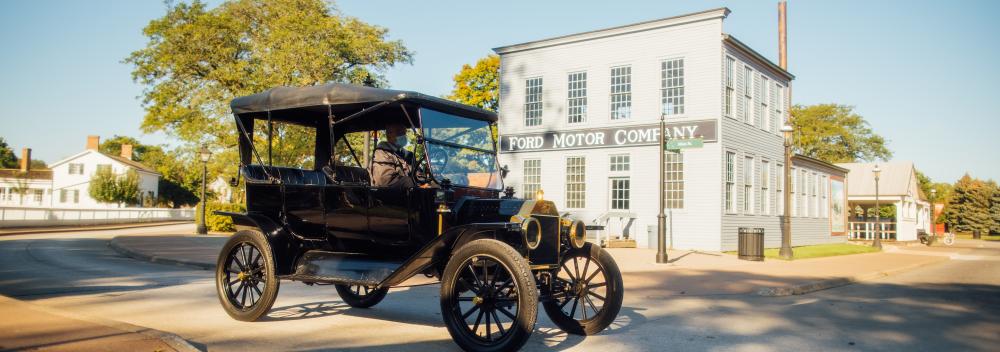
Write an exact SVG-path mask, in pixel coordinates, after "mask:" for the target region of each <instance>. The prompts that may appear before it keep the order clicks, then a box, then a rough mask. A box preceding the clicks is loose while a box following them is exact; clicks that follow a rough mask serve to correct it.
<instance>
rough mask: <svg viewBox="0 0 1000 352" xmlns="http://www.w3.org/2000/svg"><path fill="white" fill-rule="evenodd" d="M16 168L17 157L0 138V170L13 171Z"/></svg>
mask: <svg viewBox="0 0 1000 352" xmlns="http://www.w3.org/2000/svg"><path fill="white" fill-rule="evenodd" d="M16 167H18V165H17V155H15V154H14V151H13V150H11V148H10V146H8V145H7V141H6V140H4V139H3V137H0V169H13V168H16Z"/></svg>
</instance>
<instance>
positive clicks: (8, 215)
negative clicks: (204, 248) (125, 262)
mask: <svg viewBox="0 0 1000 352" xmlns="http://www.w3.org/2000/svg"><path fill="white" fill-rule="evenodd" d="M193 219H194V209H169V208H112V209H75V208H38V207H0V228H4V227H29V226H73V225H100V224H120V223H134V222H156V221H173V220H193Z"/></svg>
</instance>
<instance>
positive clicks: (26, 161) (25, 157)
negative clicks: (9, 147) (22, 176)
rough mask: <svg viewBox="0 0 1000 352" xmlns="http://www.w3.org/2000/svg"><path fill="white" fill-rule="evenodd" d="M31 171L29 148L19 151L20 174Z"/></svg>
mask: <svg viewBox="0 0 1000 352" xmlns="http://www.w3.org/2000/svg"><path fill="white" fill-rule="evenodd" d="M28 171H31V148H22V149H21V172H28Z"/></svg>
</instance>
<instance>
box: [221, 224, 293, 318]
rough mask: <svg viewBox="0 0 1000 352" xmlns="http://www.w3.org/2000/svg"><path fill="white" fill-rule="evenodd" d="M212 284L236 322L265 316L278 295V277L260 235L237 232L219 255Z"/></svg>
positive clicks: (265, 243)
mask: <svg viewBox="0 0 1000 352" xmlns="http://www.w3.org/2000/svg"><path fill="white" fill-rule="evenodd" d="M215 283H216V285H215V286H216V289H217V291H218V295H219V301H220V303H222V307H223V308H224V309H225V310H226V313H228V314H229V315H230V316H232V317H233V318H235V319H237V320H242V321H254V320H257V319H258V318H260V317H261V316H263V315H264V314H267V312H268V310H270V309H271V306H272V305H273V304H274V299H275V298H276V297H277V296H278V285H279V282H278V278H277V277H276V275H275V272H274V258H273V257H272V255H271V249H270V245H269V244H268V242H267V240H266V239H265V238H264V235H262V234H261V233H260V232H257V231H240V232H237V233H236V234H234V235H233V236H232V237H230V238H229V241H227V242H226V245H225V246H223V248H222V251H221V252H220V253H219V259H218V261H217V262H216V268H215Z"/></svg>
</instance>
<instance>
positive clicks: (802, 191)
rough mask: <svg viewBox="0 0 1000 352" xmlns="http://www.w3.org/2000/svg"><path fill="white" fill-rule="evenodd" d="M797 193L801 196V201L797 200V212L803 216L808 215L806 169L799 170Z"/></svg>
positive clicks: (807, 178) (807, 173)
mask: <svg viewBox="0 0 1000 352" xmlns="http://www.w3.org/2000/svg"><path fill="white" fill-rule="evenodd" d="M799 195H800V196H801V197H802V201H800V202H799V206H800V207H802V209H799V214H800V215H802V216H805V217H808V216H809V172H807V171H806V170H799Z"/></svg>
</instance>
